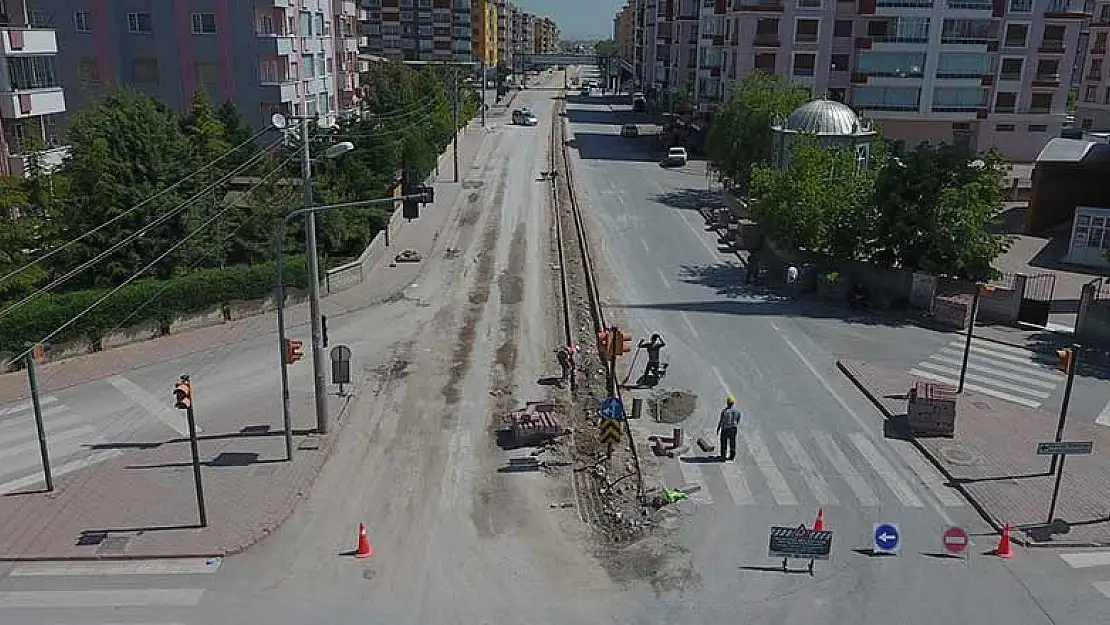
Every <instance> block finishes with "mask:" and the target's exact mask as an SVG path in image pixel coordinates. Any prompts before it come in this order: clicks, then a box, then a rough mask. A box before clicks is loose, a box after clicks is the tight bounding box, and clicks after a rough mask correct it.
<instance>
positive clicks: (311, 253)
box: [270, 113, 355, 457]
mask: <svg viewBox="0 0 1110 625" xmlns="http://www.w3.org/2000/svg"><path fill="white" fill-rule="evenodd" d="M292 117H293V119H297V120H299V121H300V122H301V143H302V146H301V182H302V186H303V189H304V206H305V213H306V217H305V247H306V248H307V249H306V251H307V252H308V276H309V282H308V307H309V315H310V316H311V319H310V321H311V324H312V372H313V378H314V384H313V389H314V390H313V394H314V399H315V400H316V429H317V431H318V432H319V433H320V434H326V433H327V431H328V394H327V382H326V381H325V377H324V347H323V340H322V336H323V328H322V325H323V323H322V319H321V318H320V270H319V267H318V264H319V259H318V257H317V250H316V213H315V212H313V211H312V210H311V208H312V205H313V197H312V154H311V150H310V143H309V136H308V122H309V120H311V119H316V117H315V116H308V115H299V116H296V115H295V116H292ZM270 121H271V123H272V124H273V125H274V127H275V128H279V129H283V128H285V127H286V125H287V123H288V122H287V121H286V119H285V116H284V115H282V114H281V113H274V115H273V117H272V118H271V120H270ZM353 149H355V146H354V144H353V143H351V142H350V141H343V142H340V143H336V144H335V145H332V146H329V147H328V148H327V149H326V150H324V158H328V159H332V158H336V157H339V156H342V155H343V154H346V153H347V152H350V151H351V150H353ZM291 215H292V213H291V214H290V215H287V216H286V219H285V220H283V221H282V228H281V230H280V233H279V236H281V235H283V234H284V224H285V222H286V221H288V219H289V217H290V216H291ZM278 305H279V306H280V305H281V303H280V302H279V303H278ZM279 323H280V324H281V326H282V327H279V328H278V334H279V335H280V341H281V344H280V345H279V346H278V351H279V353H280V354H281V362H282V370H281V375H282V386H283V389H282V393H283V394H284V397H283V411H284V418H285V422H286V430H287V431H288V430H289V429H290V428H289V423H290V422H291V417H290V415H289V380H288V372H287V371H286V369H285V366H286V365H285V356H284V354H285V344H284V343H285V327H284V325H285V324H284V316H283V315H282V316H279ZM286 446H287V447H288V446H289V442H288V439H287V443H286ZM286 451H287V452H289V454H288V455H289V456H290V457H292V450H291V449H287V450H286Z"/></svg>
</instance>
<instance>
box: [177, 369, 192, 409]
mask: <svg viewBox="0 0 1110 625" xmlns="http://www.w3.org/2000/svg"><path fill="white" fill-rule="evenodd" d="M173 407H174V408H177V409H178V410H188V409H189V408H192V407H193V383H192V382H190V381H189V376H187V375H183V376H181V381H180V382H177V383H176V384H174V385H173Z"/></svg>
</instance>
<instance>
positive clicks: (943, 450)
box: [937, 443, 979, 467]
mask: <svg viewBox="0 0 1110 625" xmlns="http://www.w3.org/2000/svg"><path fill="white" fill-rule="evenodd" d="M937 453H938V454H939V455H940V457H941V458H943V459H944V460H945V462H947V463H948V464H954V465H958V466H965V467H966V466H970V465H974V464H979V454H977V453H975V452H974V451H972V450H971V449H969V448H967V447H964V446H963V445H959V444H955V443H950V444H947V445H942V446H940V447H939V448H938V449H937Z"/></svg>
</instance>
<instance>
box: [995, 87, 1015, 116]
mask: <svg viewBox="0 0 1110 625" xmlns="http://www.w3.org/2000/svg"><path fill="white" fill-rule="evenodd" d="M994 112H995V113H1016V112H1017V94H1016V93H1013V92H1009V91H1001V92H999V93H998V95H997V96H995V98H994Z"/></svg>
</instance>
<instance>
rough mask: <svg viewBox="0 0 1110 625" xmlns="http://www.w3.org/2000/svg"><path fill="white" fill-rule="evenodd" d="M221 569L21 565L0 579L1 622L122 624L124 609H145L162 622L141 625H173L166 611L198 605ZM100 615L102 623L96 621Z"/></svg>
mask: <svg viewBox="0 0 1110 625" xmlns="http://www.w3.org/2000/svg"><path fill="white" fill-rule="evenodd" d="M221 564H222V560H221V559H220V558H208V559H200V558H197V559H188V558H185V559H180V560H177V559H175V560H133V561H98V562H92V561H89V562H28V563H20V564H16V565H14V566H13V567H12V568H11V569H10V570H9V571H8V572H7V574H6V575H3V576H2V579H0V622H4V623H8V622H16V621H17V616H18V615H24V616H26V615H28V614H32V615H33V614H38V613H40V612H41V613H43V614H44V615H48V616H49V619H50V622H52V623H57V624H58V625H70V624H72V625H76V624H78V623H101V622H103V623H120V624H122V623H124V622H126V621H125V620H124V619H121V618H120V617H119V614H120V613H119V610H120V609H128V608H130V609H133V610H141V609H143V608H146V609H149V610H151V611H153V612H154V613H156V614H158V616H159V617H160V618H157V619H156V620H154V621H151V620H149V619H147V620H143V621H139V622H141V623H144V624H146V625H171V624H173V623H177V622H179V621H178V620H176V619H174V618H165V616H166V615H167V611H169V610H173V609H181V608H193V607H195V606H197V605H199V604H200V602H201V600H202V599H203V597H204V595H205V592H206V588H205V586H206V584H205V576H211V575H213V574H214V573H216V572H217V571H219V569H220V565H221ZM100 611H103V614H104V620H103V621H98V620H96V618H97V615H98V613H99V612H100ZM34 622H38V619H36V620H35V621H34ZM139 622H137V623H136V625H138V623H139Z"/></svg>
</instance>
